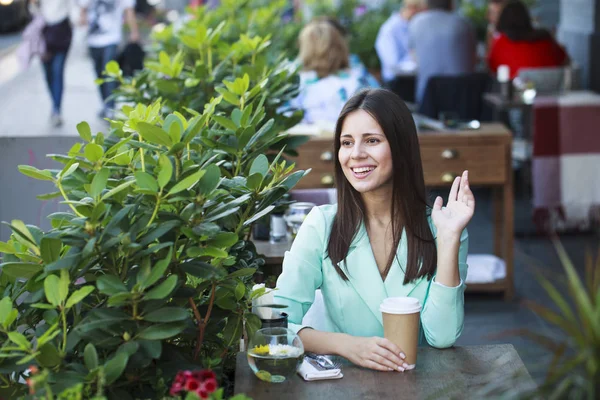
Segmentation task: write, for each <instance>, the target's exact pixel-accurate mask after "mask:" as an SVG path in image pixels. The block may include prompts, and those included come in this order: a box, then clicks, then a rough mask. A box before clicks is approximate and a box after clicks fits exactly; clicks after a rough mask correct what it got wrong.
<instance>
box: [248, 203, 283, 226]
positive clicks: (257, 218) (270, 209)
mask: <svg viewBox="0 0 600 400" xmlns="http://www.w3.org/2000/svg"><path fill="white" fill-rule="evenodd" d="M274 208H275V205H273V204H272V205H270V206H269V207H267V208H265V209H264V210H262V211H261V212H259V213H258V214H255V215H253V216H252V218H250V219H249V220H247V221H245V222H244V226H248V225H250V224H251V223H253V222H254V221H257V220H259V219H261V218H262V217H264V216H265V215H267V214H268V213H270V212H271V211H273V209H274Z"/></svg>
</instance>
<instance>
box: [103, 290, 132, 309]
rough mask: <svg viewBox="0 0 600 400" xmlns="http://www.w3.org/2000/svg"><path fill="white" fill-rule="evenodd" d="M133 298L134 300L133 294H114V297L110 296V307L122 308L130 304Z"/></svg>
mask: <svg viewBox="0 0 600 400" xmlns="http://www.w3.org/2000/svg"><path fill="white" fill-rule="evenodd" d="M132 298H133V294H131V293H128V292H122V293H117V294H113V295H112V296H110V297H109V298H108V305H109V307H116V306H121V305H123V304H125V303H127V302H129V300H131V299H132Z"/></svg>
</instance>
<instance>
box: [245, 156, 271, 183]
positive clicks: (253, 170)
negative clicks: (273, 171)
mask: <svg viewBox="0 0 600 400" xmlns="http://www.w3.org/2000/svg"><path fill="white" fill-rule="evenodd" d="M268 172H269V160H268V159H267V156H265V155H264V154H261V155H259V156H258V157H256V158H255V159H254V161H253V162H252V166H251V167H250V173H249V175H253V174H260V175H262V176H263V177H264V176H266V175H267V173H268Z"/></svg>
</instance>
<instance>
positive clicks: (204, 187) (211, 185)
mask: <svg viewBox="0 0 600 400" xmlns="http://www.w3.org/2000/svg"><path fill="white" fill-rule="evenodd" d="M204 171H205V174H204V176H203V177H202V178H201V179H200V183H199V184H198V192H199V193H201V194H203V195H204V196H207V195H209V194H210V193H211V192H212V191H213V190H215V189H216V188H217V187H218V186H219V181H220V180H221V169H220V168H219V167H217V166H216V165H215V164H211V165H209V166H208V167H206V168H204Z"/></svg>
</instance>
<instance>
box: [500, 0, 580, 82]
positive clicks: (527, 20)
mask: <svg viewBox="0 0 600 400" xmlns="http://www.w3.org/2000/svg"><path fill="white" fill-rule="evenodd" d="M568 63H569V57H568V55H567V53H566V52H565V51H564V49H563V48H562V47H561V46H560V45H559V44H558V43H557V42H556V40H554V38H553V37H552V35H551V34H550V32H548V31H547V30H545V29H536V28H534V27H533V23H532V22H531V17H530V15H529V10H528V9H527V6H525V4H523V2H521V1H520V0H509V1H507V2H506V5H505V6H504V8H503V9H502V12H501V14H500V17H499V18H498V23H497V24H496V34H495V35H494V39H493V42H492V46H491V48H490V52H489V55H488V65H489V68H490V70H491V71H492V72H494V73H495V72H496V71H497V70H498V66H500V65H508V67H509V68H510V78H511V79H513V78H515V77H516V76H517V75H518V74H519V70H520V69H521V68H543V67H558V66H561V65H565V64H568Z"/></svg>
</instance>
